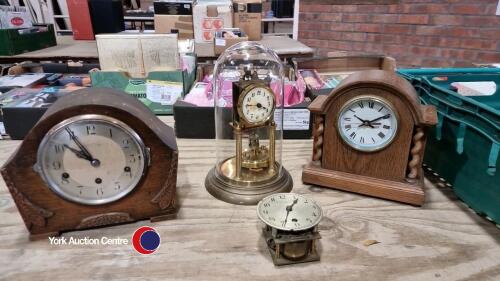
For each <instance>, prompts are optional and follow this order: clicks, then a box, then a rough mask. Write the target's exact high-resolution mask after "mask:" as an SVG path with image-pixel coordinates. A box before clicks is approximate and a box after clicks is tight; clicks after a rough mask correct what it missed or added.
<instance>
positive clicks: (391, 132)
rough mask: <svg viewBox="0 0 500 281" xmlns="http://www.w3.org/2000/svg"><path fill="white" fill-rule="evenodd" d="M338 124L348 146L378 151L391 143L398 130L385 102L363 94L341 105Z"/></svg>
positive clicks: (393, 113)
mask: <svg viewBox="0 0 500 281" xmlns="http://www.w3.org/2000/svg"><path fill="white" fill-rule="evenodd" d="M337 126H338V131H339V134H340V136H341V137H342V139H343V140H344V141H345V142H346V143H347V144H348V145H349V146H351V147H352V148H354V149H357V150H360V151H367V152H369V151H377V150H381V149H383V148H385V147H386V146H388V145H389V144H390V143H391V142H392V140H393V139H394V137H395V136H396V133H397V129H398V119H397V116H396V113H395V111H394V109H393V108H392V106H391V105H390V104H389V103H388V102H386V101H384V100H382V99H380V98H377V97H372V96H363V97H358V98H355V99H352V100H350V101H349V102H347V103H346V105H344V107H343V108H342V109H341V111H340V114H339V117H338V122H337Z"/></svg>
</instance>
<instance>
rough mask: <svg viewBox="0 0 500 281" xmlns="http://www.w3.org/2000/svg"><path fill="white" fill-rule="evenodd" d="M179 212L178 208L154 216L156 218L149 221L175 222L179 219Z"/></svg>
mask: <svg viewBox="0 0 500 281" xmlns="http://www.w3.org/2000/svg"><path fill="white" fill-rule="evenodd" d="M177 211H178V209H177V208H175V209H172V210H169V211H167V212H166V213H163V214H161V215H159V216H154V217H151V218H149V221H150V222H159V221H165V220H173V219H175V218H177Z"/></svg>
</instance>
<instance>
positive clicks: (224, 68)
mask: <svg viewBox="0 0 500 281" xmlns="http://www.w3.org/2000/svg"><path fill="white" fill-rule="evenodd" d="M214 80H215V83H214V85H215V91H214V99H215V122H216V124H215V129H216V138H217V140H216V155H217V163H216V165H215V167H214V168H213V169H212V170H210V171H209V173H208V175H207V177H206V180H205V187H206V189H207V191H208V192H209V193H210V194H212V195H213V196H214V197H216V198H218V199H221V200H223V201H226V202H229V203H233V204H243V205H255V204H257V203H258V202H259V200H261V199H262V198H264V197H266V196H268V195H270V194H273V193H278V192H289V191H290V190H291V189H292V185H293V181H292V178H291V176H290V174H289V173H288V172H287V171H286V169H285V168H284V167H283V166H282V165H281V140H282V131H281V125H282V122H283V119H282V116H283V114H282V113H283V107H282V106H283V100H284V97H283V65H282V63H281V61H280V60H279V58H278V56H277V55H276V54H275V53H274V52H273V51H271V50H269V49H267V48H265V47H264V46H262V45H260V44H257V43H255V42H244V43H240V44H237V45H235V46H233V47H231V48H229V49H227V50H226V51H225V52H224V53H223V54H222V55H221V56H220V57H219V59H218V61H217V64H216V67H215V71H214ZM229 90H230V91H229Z"/></svg>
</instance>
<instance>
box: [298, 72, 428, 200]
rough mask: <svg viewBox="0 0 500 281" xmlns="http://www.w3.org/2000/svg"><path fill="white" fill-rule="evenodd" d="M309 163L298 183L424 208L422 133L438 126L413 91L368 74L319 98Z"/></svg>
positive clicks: (389, 75) (390, 76)
mask: <svg viewBox="0 0 500 281" xmlns="http://www.w3.org/2000/svg"><path fill="white" fill-rule="evenodd" d="M309 110H310V111H311V113H312V115H313V136H314V142H313V157H312V161H311V163H310V164H309V165H308V166H306V167H305V168H304V171H303V174H302V181H303V182H304V183H309V184H316V185H320V186H325V187H329V188H335V189H340V190H345V191H350V192H355V193H360V194H365V195H370V196H374V197H379V198H384V199H389V200H394V201H398V202H403V203H408V204H412V205H418V206H420V205H422V204H423V203H424V200H425V197H424V190H423V187H424V178H423V172H422V159H423V156H424V151H425V140H426V136H425V131H426V128H427V127H428V126H431V125H434V124H436V123H437V114H436V109H435V107H434V106H428V105H421V104H420V102H419V99H418V96H417V93H416V92H415V89H414V88H413V86H412V85H411V84H410V83H408V82H407V81H406V80H404V79H403V78H401V77H399V76H397V75H396V74H395V73H393V72H388V71H382V70H367V71H361V72H357V73H354V74H352V75H350V76H349V77H348V78H346V79H345V80H344V81H342V83H341V84H340V85H339V86H338V87H337V88H336V89H335V90H334V91H333V92H332V93H331V94H330V95H328V96H319V97H318V98H316V99H315V100H314V101H313V102H312V103H311V105H310V106H309Z"/></svg>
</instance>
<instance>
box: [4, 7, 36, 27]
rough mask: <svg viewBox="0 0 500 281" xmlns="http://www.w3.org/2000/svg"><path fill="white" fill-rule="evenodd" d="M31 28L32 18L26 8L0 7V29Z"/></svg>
mask: <svg viewBox="0 0 500 281" xmlns="http://www.w3.org/2000/svg"><path fill="white" fill-rule="evenodd" d="M31 26H32V22H31V16H30V14H29V12H28V10H27V9H26V7H19V6H0V29H2V28H28V27H31Z"/></svg>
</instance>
